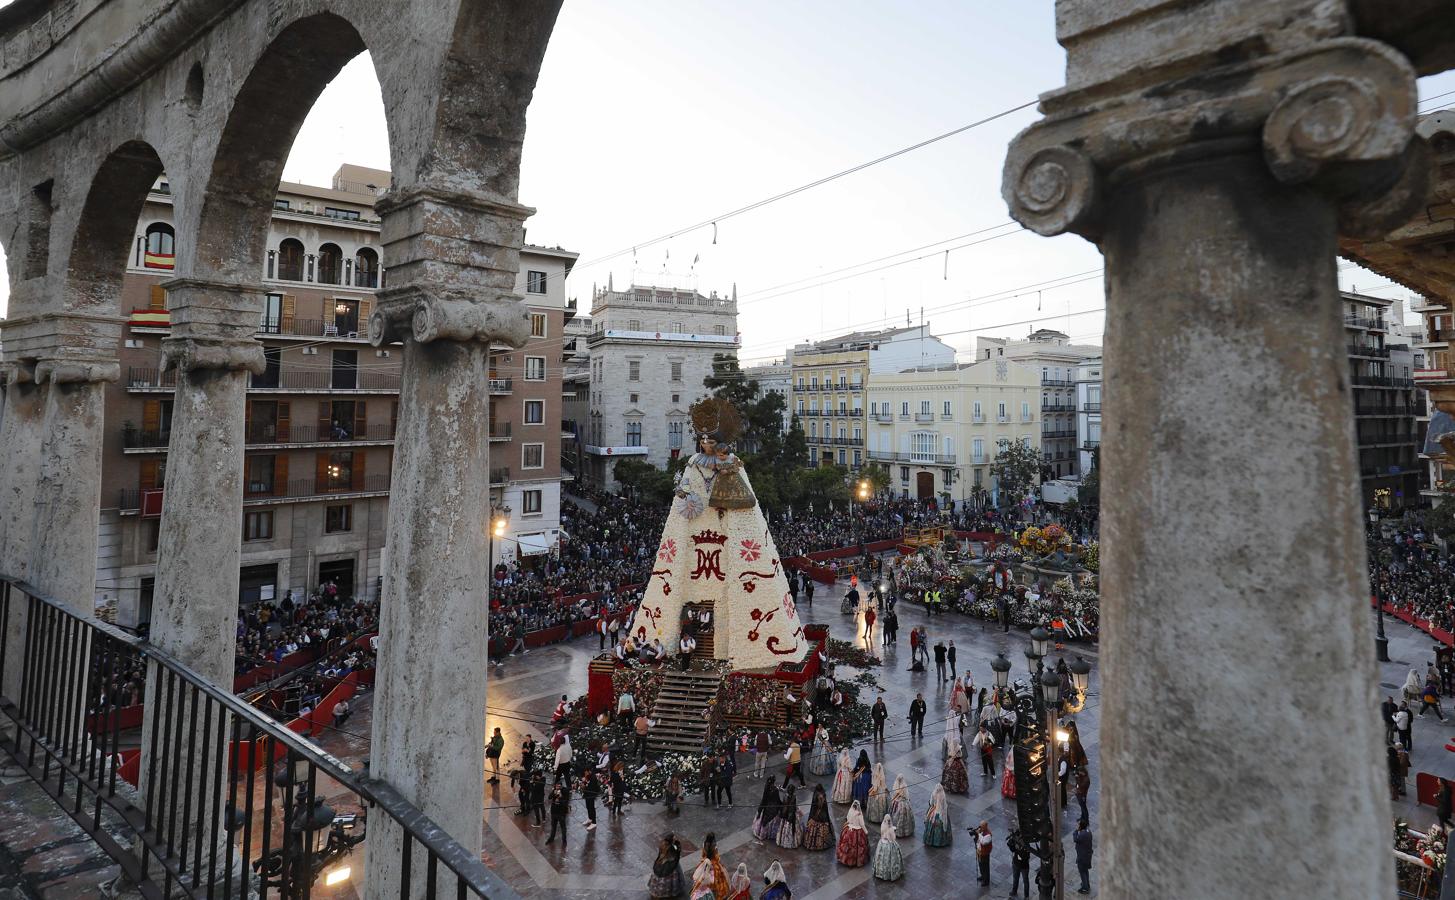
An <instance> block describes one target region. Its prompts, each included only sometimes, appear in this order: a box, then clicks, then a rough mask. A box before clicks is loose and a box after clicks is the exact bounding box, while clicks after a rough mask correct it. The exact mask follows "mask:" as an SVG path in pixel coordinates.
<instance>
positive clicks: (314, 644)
mask: <svg viewBox="0 0 1455 900" xmlns="http://www.w3.org/2000/svg"><path fill="white" fill-rule="evenodd" d="M378 627H379V601H377V600H373V601H362V600H355V599H354V598H353V597H350V596H345V595H344V594H341V593H340V592H339V590H338V588H337V587H336V586H334V585H333V584H332V583H331V582H330V583H326V584H324V585H322V586H321V587H319V588H318V589H317V590H315V591H314V592H313V595H312V596H311V597H310V598H309V600H308V602H306V603H299V602H297V601H295V600H294V599H293V592H292V591H289V592H288V593H287V594H285V595H284V597H283V599H282V600H281V601H278V602H276V603H275V602H274V601H272V600H265V601H263V602H261V603H254V604H249V605H247V606H243V607H242V608H241V609H239V610H238V616H237V661H236V664H235V672H236V674H238V675H242V674H245V673H247V672H250V671H252V670H253V669H255V668H257V667H259V666H263V665H269V664H276V663H278V662H280V661H282V660H283V659H284V658H285V657H287V656H290V655H292V654H294V653H297V652H298V651H300V650H305V649H308V648H310V647H311V648H314V649H317V650H319V651H320V652H321V653H322V652H329V651H332V650H334V649H336V648H338V647H340V646H342V644H343V642H344V641H346V640H347V639H349V638H350V637H355V636H358V635H361V634H367V633H368V632H370V631H375V630H377V629H378Z"/></svg>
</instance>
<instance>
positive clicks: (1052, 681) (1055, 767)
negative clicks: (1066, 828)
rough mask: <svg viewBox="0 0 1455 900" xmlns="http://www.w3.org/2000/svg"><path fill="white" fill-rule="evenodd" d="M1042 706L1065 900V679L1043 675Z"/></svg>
mask: <svg viewBox="0 0 1455 900" xmlns="http://www.w3.org/2000/svg"><path fill="white" fill-rule="evenodd" d="M1038 680H1039V682H1040V689H1041V703H1042V705H1043V706H1045V709H1046V747H1047V754H1048V756H1047V760H1046V761H1047V763H1048V766H1049V768H1048V769H1047V770H1046V777H1047V778H1048V779H1049V787H1050V791H1049V792H1048V794H1047V796H1048V797H1049V799H1050V803H1051V861H1052V865H1053V866H1054V867H1055V873H1056V900H1063V898H1064V897H1065V885H1064V883H1063V882H1064V877H1065V871H1064V868H1065V867H1064V865H1063V863H1064V862H1065V853H1063V852H1062V849H1061V798H1060V795H1059V794H1058V791H1059V790H1060V781H1061V764H1060V753H1059V750H1060V747H1059V746H1058V745H1059V744H1060V742H1061V734H1060V731H1059V730H1058V728H1057V722H1056V719H1057V715H1056V713H1057V710H1058V708H1059V705H1060V700H1061V678H1060V677H1059V676H1058V675H1057V674H1056V673H1055V671H1054V670H1053V671H1047V672H1042V673H1041V675H1040V678H1039V679H1038Z"/></svg>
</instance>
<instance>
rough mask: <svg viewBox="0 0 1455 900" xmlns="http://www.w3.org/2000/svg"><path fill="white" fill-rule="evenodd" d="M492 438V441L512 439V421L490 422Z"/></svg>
mask: <svg viewBox="0 0 1455 900" xmlns="http://www.w3.org/2000/svg"><path fill="white" fill-rule="evenodd" d="M490 440H492V441H508V440H510V423H509V422H491V423H490Z"/></svg>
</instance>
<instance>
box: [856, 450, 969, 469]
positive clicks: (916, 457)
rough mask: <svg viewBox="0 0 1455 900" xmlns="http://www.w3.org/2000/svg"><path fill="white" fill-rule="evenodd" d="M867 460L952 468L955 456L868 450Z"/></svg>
mask: <svg viewBox="0 0 1455 900" xmlns="http://www.w3.org/2000/svg"><path fill="white" fill-rule="evenodd" d="M869 458H870V459H871V460H874V461H875V462H897V463H911V464H914V465H921V466H953V465H954V464H955V455H954V454H953V453H952V454H949V455H938V454H931V453H896V452H893V451H889V450H870V451H869Z"/></svg>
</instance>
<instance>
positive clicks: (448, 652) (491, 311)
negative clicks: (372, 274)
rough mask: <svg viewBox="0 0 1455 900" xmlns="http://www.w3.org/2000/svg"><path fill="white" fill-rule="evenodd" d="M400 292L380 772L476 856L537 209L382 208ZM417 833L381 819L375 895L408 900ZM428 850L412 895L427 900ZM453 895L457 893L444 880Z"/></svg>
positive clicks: (439, 202) (467, 200) (375, 841)
mask: <svg viewBox="0 0 1455 900" xmlns="http://www.w3.org/2000/svg"><path fill="white" fill-rule="evenodd" d="M379 208H380V212H381V213H382V214H383V216H384V228H383V231H384V235H383V236H384V240H385V243H386V246H387V247H388V248H389V250H388V252H389V253H390V257H391V259H394V260H395V265H394V270H395V279H394V280H395V282H396V286H394V287H391V288H389V289H388V290H387V291H384V292H381V294H380V302H379V305H378V307H377V308H376V310H375V312H374V314H373V315H372V316H371V317H370V321H369V339H370V341H371V342H372V343H373V344H374V345H375V346H383V345H386V344H389V343H393V342H395V341H403V343H404V353H403V356H404V364H403V380H402V383H401V386H400V391H399V427H398V432H397V434H396V435H395V439H394V441H395V455H394V473H393V479H392V482H391V485H390V496H389V523H388V534H387V540H386V546H387V552H386V553H385V562H384V566H383V576H384V581H383V588H382V593H381V598H380V599H381V603H380V641H379V665H378V672H379V675H378V680H377V682H376V684H375V694H374V718H373V743H372V745H371V752H370V758H369V762H370V775H371V776H372V777H373V778H376V779H379V780H380V781H384V782H387V783H389V784H390V785H392V786H393V787H394V788H395V789H396V790H398V791H399V793H400V794H401V795H402V796H403V797H404V798H405V799H406V800H409V801H410V802H412V803H413V804H414V805H415V806H416V807H418V808H419V809H420V810H421V811H422V812H424V814H425V815H427V816H429V817H430V818H431V819H433V820H434V822H435V823H436V824H437V825H439V826H440V827H441V828H443V829H444V831H445V832H447V833H448V834H449V835H450V836H452V837H453V838H454V839H455V840H457V841H458V842H459V843H460V844H461V845H462V846H464V847H465V849H467V850H469V851H470V852H471V853H475V854H478V853H479V851H480V847H481V829H482V826H483V822H484V817H483V813H482V811H481V805H482V798H483V797H484V789H485V784H484V771H485V760H484V746H485V715H484V712H485V682H486V671H487V670H486V659H485V652H486V645H487V641H488V635H487V624H488V622H487V612H486V611H487V609H488V604H487V599H486V590H487V587H488V585H489V562H488V559H487V553H488V551H487V546H486V542H487V529H488V528H489V520H490V492H489V482H490V469H489V460H488V450H489V446H490V444H489V439H488V428H489V419H490V391H489V362H488V355H489V346H490V342H491V341H492V340H494V341H503V342H506V343H509V344H511V345H512V346H516V347H519V346H523V345H524V343H525V341H526V339H527V336H528V335H529V325H530V323H529V317H528V315H527V312H526V308H525V306H524V304H523V303H522V302H521V301H520V298H519V297H518V296H516V295H515V294H514V293H513V292H514V285H515V271H516V269H517V268H518V265H519V247H520V242H521V239H522V222H523V221H524V219H525V217H526V216H527V215H528V214H529V212H530V210H528V209H526V208H525V207H521V206H518V205H516V204H513V203H509V202H505V201H501V200H495V199H491V198H486V197H481V196H475V195H462V194H459V193H455V192H451V193H449V194H444V193H442V192H434V191H430V190H428V189H419V188H416V189H412V190H409V191H406V192H402V193H395V194H391V195H390V196H388V197H386V198H385V199H384V200H383V201H381V202H380V204H379ZM406 839H407V838H406V835H405V833H404V831H403V829H401V828H400V827H399V826H398V825H397V824H395V823H394V822H393V821H392V820H391V819H389V818H388V817H386V816H382V815H381V816H375V817H372V818H371V820H370V822H369V854H368V875H367V878H366V880H365V884H366V885H367V894H366V896H367V897H368V898H371V900H372V898H386V897H387V898H391V900H392V898H395V897H399V896H400V888H399V879H400V873H401V862H402V854H403V847H404V843H405V841H406ZM422 860H423V857H422V856H421V849H420V848H419V847H417V846H416V847H414V848H413V869H412V871H413V873H414V874H413V876H412V880H411V885H412V888H411V891H412V894H413V895H414V896H422V892H423V890H424V882H423V879H422V878H421V877H420V876H421V873H422V871H423V869H422V868H421V863H422ZM442 885H443V887H444V889H445V890H446V892H448V890H451V889H452V887H451V885H449V884H448V881H446V882H443V883H442Z"/></svg>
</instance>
